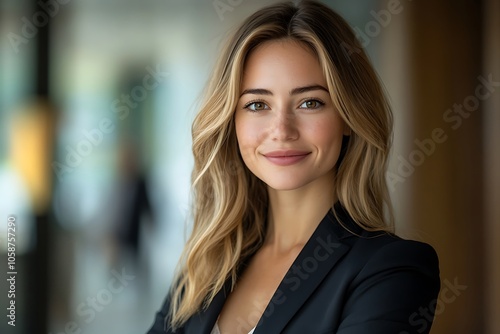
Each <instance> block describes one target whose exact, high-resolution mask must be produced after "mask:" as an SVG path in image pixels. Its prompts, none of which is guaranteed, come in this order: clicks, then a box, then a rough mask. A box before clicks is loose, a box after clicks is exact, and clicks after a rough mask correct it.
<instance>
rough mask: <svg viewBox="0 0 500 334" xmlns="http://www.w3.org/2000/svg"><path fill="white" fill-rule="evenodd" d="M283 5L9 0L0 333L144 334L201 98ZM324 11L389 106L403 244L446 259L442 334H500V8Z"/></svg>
mask: <svg viewBox="0 0 500 334" xmlns="http://www.w3.org/2000/svg"><path fill="white" fill-rule="evenodd" d="M274 2H277V1H269V0H259V1H250V0H215V1H214V0H206V1H204V0H203V1H202V0H199V1H195V0H189V1H186V0H184V1H181V0H165V1H154V0H145V1H144V0H143V1H138V0H136V1H133V0H120V1H118V0H85V1H84V0H41V1H39V0H0V220H1V223H0V252H1V254H2V255H1V260H0V268H2V269H1V273H0V309H2V310H4V311H3V312H5V313H6V315H9V312H10V311H9V310H7V308H8V307H9V306H10V303H11V300H15V303H16V304H15V306H16V314H15V327H13V326H11V325H9V324H8V322H9V321H12V317H11V318H9V317H5V315H2V319H3V320H2V321H1V322H0V332H1V333H29V334H32V333H53V334H61V333H89V334H90V333H91V334H100V333H121V334H129V333H130V334H132V333H144V332H146V330H147V329H148V328H149V326H150V325H151V323H152V321H153V317H154V313H155V312H156V310H157V309H158V308H159V307H160V306H161V304H162V301H163V298H164V297H165V294H166V291H167V289H168V286H169V285H170V281H171V278H172V274H173V270H174V267H175V265H176V262H177V259H178V257H179V255H180V252H181V249H182V246H183V243H184V241H185V239H186V233H187V231H188V229H187V228H186V226H187V225H188V223H189V221H190V215H189V210H188V208H189V196H190V172H191V168H192V156H191V142H190V138H191V134H190V126H191V121H192V119H193V116H194V115H195V114H196V111H197V106H198V103H199V97H200V94H201V91H202V89H203V86H204V84H205V82H206V81H207V78H208V75H209V73H210V70H211V68H212V66H213V64H214V62H215V59H216V57H217V51H218V50H219V49H220V47H221V45H222V43H223V41H224V38H225V37H226V36H227V34H228V32H229V31H230V30H231V29H232V28H234V27H235V26H236V25H237V24H238V23H240V22H241V21H242V20H243V19H244V18H245V17H247V16H248V15H250V14H251V13H253V12H254V11H255V10H257V9H259V8H261V7H262V6H264V5H267V4H270V3H274ZM323 2H324V3H326V4H328V5H330V6H331V7H332V8H333V9H335V10H337V11H338V12H339V13H340V14H341V15H343V16H344V17H345V18H346V20H347V21H348V22H349V23H350V24H351V26H352V27H353V28H354V29H355V31H356V33H357V35H358V37H359V39H360V40H361V42H362V44H363V46H364V47H365V48H366V50H367V51H368V53H369V55H370V57H371V59H372V61H373V64H374V66H375V67H376V69H377V71H378V72H379V74H380V76H381V78H382V80H383V82H384V84H385V86H386V88H387V92H388V94H389V96H390V99H391V102H392V105H393V108H394V116H395V120H396V124H395V135H394V150H393V154H392V157H391V163H390V167H389V173H388V181H389V184H390V189H391V196H392V198H393V200H394V206H395V210H396V222H397V232H398V233H399V234H400V235H402V236H404V237H407V238H411V239H416V240H422V241H425V242H428V243H430V244H432V245H433V246H434V247H435V248H436V250H437V252H438V254H439V257H440V267H441V279H442V283H443V284H442V290H441V294H440V297H439V298H438V300H436V302H435V303H434V304H433V305H429V307H430V308H435V309H436V319H435V323H434V326H433V330H432V333H434V334H438V333H443V334H447V333H454V334H459V333H467V334H470V333H473V334H480V333H486V334H497V333H500V322H499V321H498V315H499V314H500V287H499V282H500V149H499V144H500V113H499V110H500V61H499V59H500V1H498V0H458V1H457V0H454V1H452V0H443V1H431V0H419V1H411V0H387V1H383V0H381V1H375V0H366V1H349V0H337V1H334V0H331V1H323ZM11 222H12V223H13V224H11V226H12V225H15V228H16V230H15V243H16V256H15V264H14V267H13V268H10V269H9V267H8V261H10V260H8V255H9V254H8V253H9V252H10V251H11V250H8V247H7V246H8V245H7V237H8V232H12V230H10V231H9V230H8V227H9V223H11ZM10 255H11V254H10ZM10 255H9V256H10ZM11 260H12V259H11ZM13 270H15V272H16V273H17V274H15V298H12V297H9V296H8V292H9V289H10V290H11V289H12V286H11V285H10V283H11V282H9V281H7V278H9V277H10V276H11V275H8V274H7V272H11V271H13ZM422 317H424V315H422ZM415 326H416V327H415V328H416V329H417V330H419V329H421V328H423V327H425V326H426V325H425V322H423V324H422V323H419V322H417V323H416V324H415Z"/></svg>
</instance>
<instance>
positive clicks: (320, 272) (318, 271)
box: [254, 211, 350, 334]
mask: <svg viewBox="0 0 500 334" xmlns="http://www.w3.org/2000/svg"><path fill="white" fill-rule="evenodd" d="M342 220H343V222H344V219H342ZM346 232H347V231H346V230H345V229H344V228H343V227H341V226H340V225H339V223H338V222H337V220H336V219H335V217H334V215H333V212H332V211H329V212H328V213H327V215H326V216H325V217H324V218H323V220H322V221H321V222H320V224H319V225H318V227H317V228H316V230H315V231H314V233H313V235H312V236H311V238H310V239H309V241H308V242H307V243H306V244H305V246H304V248H303V249H302V250H301V252H300V253H299V255H298V256H297V258H296V259H295V261H294V262H293V264H292V266H291V267H290V269H289V270H288V272H287V273H286V275H285V277H284V278H283V280H282V281H281V283H280V285H279V286H278V289H277V290H276V292H275V293H274V295H273V297H272V298H271V301H270V302H269V304H268V305H267V307H266V309H265V311H264V313H263V315H262V317H261V318H260V320H259V322H258V325H257V328H256V329H255V332H254V334H265V333H281V332H282V331H283V329H284V327H285V326H286V324H287V323H288V322H289V321H290V319H291V318H292V317H293V316H294V314H295V313H296V312H297V311H298V310H299V309H300V307H301V306H302V305H303V304H304V303H305V302H306V300H307V299H308V298H309V296H310V295H311V294H312V293H313V292H314V290H315V289H316V287H317V286H318V285H319V284H320V283H321V281H322V280H323V279H324V277H325V276H326V275H327V274H328V273H329V272H330V271H331V270H332V268H333V266H334V265H335V264H336V263H337V262H338V261H339V260H340V259H341V258H342V257H343V256H344V255H345V254H346V253H347V251H348V250H349V248H350V247H349V246H348V245H346V244H344V243H341V242H340V240H341V239H342V238H343V237H345V236H347V235H348V232H347V233H346Z"/></svg>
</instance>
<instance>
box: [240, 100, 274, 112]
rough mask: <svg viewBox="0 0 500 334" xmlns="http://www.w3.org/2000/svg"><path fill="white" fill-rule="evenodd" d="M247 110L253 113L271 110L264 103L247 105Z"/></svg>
mask: <svg viewBox="0 0 500 334" xmlns="http://www.w3.org/2000/svg"><path fill="white" fill-rule="evenodd" d="M245 109H248V110H251V111H259V110H266V109H269V107H268V106H267V105H266V104H265V103H264V102H260V101H255V102H250V103H247V104H246V105H245Z"/></svg>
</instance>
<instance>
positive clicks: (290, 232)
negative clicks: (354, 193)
mask: <svg viewBox="0 0 500 334" xmlns="http://www.w3.org/2000/svg"><path fill="white" fill-rule="evenodd" d="M333 190H334V181H333V177H332V175H331V174H329V175H325V176H324V177H322V178H320V179H317V180H314V181H313V182H311V183H309V184H307V185H305V186H303V187H301V188H299V189H294V190H275V189H271V188H268V193H269V211H268V228H267V232H266V240H265V242H264V246H266V247H268V248H270V249H271V250H272V251H273V252H274V253H276V254H279V253H286V252H288V251H290V250H291V249H293V248H296V247H302V246H304V244H305V243H306V242H307V240H309V238H310V237H311V235H312V234H313V232H314V230H315V229H316V227H317V226H318V225H319V223H320V222H321V220H322V219H323V217H324V216H325V214H326V213H327V212H328V210H329V209H331V208H332V206H333V204H334V201H335V196H334V191H333Z"/></svg>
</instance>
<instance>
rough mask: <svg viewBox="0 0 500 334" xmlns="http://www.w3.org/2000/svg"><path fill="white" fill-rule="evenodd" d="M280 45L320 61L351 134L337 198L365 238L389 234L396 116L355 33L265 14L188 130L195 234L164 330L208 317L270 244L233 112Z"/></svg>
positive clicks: (311, 9) (277, 11)
mask: <svg viewBox="0 0 500 334" xmlns="http://www.w3.org/2000/svg"><path fill="white" fill-rule="evenodd" d="M278 39H289V40H294V41H298V42H301V43H303V44H304V45H306V46H308V47H309V48H310V49H311V50H312V51H313V52H314V53H315V55H316V56H317V58H318V60H319V63H320V65H321V67H322V70H323V72H324V75H325V78H326V81H327V84H328V89H329V91H330V92H331V97H332V101H333V103H334V105H335V107H336V108H337V110H338V111H339V113H340V115H341V117H342V119H343V120H344V122H345V123H346V124H347V125H348V126H349V128H350V130H351V135H350V137H349V140H346V141H344V144H345V145H344V146H345V147H343V153H342V162H341V163H340V164H338V165H337V172H336V176H335V189H332V193H334V194H335V195H336V197H337V199H338V200H339V202H340V203H341V205H342V206H343V208H344V209H345V210H346V211H347V212H348V213H349V215H350V216H351V217H352V218H353V220H354V221H355V222H356V223H357V224H358V225H360V226H361V227H363V228H364V229H365V230H372V231H392V207H391V205H390V199H389V193H388V189H387V184H386V179H385V173H386V169H387V158H388V154H389V150H390V146H391V138H392V115H391V111H390V107H389V105H388V103H387V100H386V98H385V95H384V91H383V89H382V87H381V85H380V83H379V80H378V77H377V75H376V73H375V71H374V70H373V68H372V66H371V64H370V61H369V60H368V57H367V56H366V54H365V52H364V51H363V49H362V47H361V45H360V43H359V42H358V40H357V39H356V37H355V35H354V33H353V31H352V29H351V28H350V27H349V25H348V24H347V23H346V22H345V21H344V19H342V18H341V17H340V16H339V15H338V14H336V13H335V12H334V11H332V10H331V9H330V8H328V7H326V6H324V5H322V4H320V3H318V2H315V1H302V2H300V3H299V4H298V5H294V4H293V3H291V2H286V3H280V4H276V5H271V6H268V7H266V8H263V9H261V10H259V11H257V12H256V13H254V14H253V15H251V16H250V17H249V18H248V19H246V20H245V21H244V22H243V24H242V25H241V26H240V27H239V29H237V30H236V32H235V33H234V34H233V36H232V37H231V38H230V39H229V40H228V42H227V44H226V46H225V48H224V50H223V52H222V55H221V57H220V58H219V60H218V63H217V65H216V67H215V69H214V72H213V73H212V75H211V79H210V81H209V83H208V85H207V88H206V91H205V98H204V100H203V103H202V105H201V110H200V111H199V113H198V115H197V116H196V118H195V120H194V123H193V126H192V136H193V155H194V170H193V174H192V184H193V192H194V198H193V206H194V207H193V214H194V216H193V219H194V225H193V231H192V234H191V236H190V237H189V239H188V241H187V243H186V246H185V248H184V251H183V253H182V256H181V260H180V262H179V265H178V268H177V272H176V275H175V278H174V283H173V284H172V287H171V291H170V293H171V307H170V314H169V315H168V317H167V319H166V322H167V323H168V324H169V325H170V326H171V327H172V328H174V329H175V328H177V327H179V326H181V325H182V324H183V323H184V322H185V321H186V320H187V319H189V318H190V317H191V316H192V315H193V314H195V313H196V312H198V311H200V310H201V309H202V308H206V307H208V305H209V304H210V303H211V301H212V299H213V298H214V296H215V295H216V294H217V292H218V291H219V290H220V289H221V288H222V287H223V285H224V283H225V282H226V281H227V280H228V279H231V283H232V287H234V284H235V283H236V281H237V274H238V268H239V265H240V264H241V263H242V261H243V260H244V259H245V258H246V257H247V256H249V255H251V254H253V253H254V252H255V251H256V250H257V249H258V248H259V247H260V246H261V245H262V242H263V240H264V232H265V230H266V229H265V227H266V226H265V224H266V217H267V208H268V197H267V191H266V187H265V184H264V183H263V182H262V181H261V180H259V179H258V178H257V177H256V176H254V175H253V174H252V173H251V172H250V171H249V170H248V168H247V167H246V166H245V165H244V163H243V161H242V159H241V156H240V154H239V150H238V144H237V139H236V134H235V126H234V111H235V108H236V105H237V102H238V99H239V94H240V85H241V80H242V73H243V67H244V64H245V60H246V59H247V57H248V55H249V53H250V52H251V51H252V50H253V49H254V48H255V47H257V46H258V45H260V44H261V43H263V42H266V41H270V40H278ZM332 208H333V203H332ZM384 213H386V214H388V217H389V218H388V219H385V217H384Z"/></svg>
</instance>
